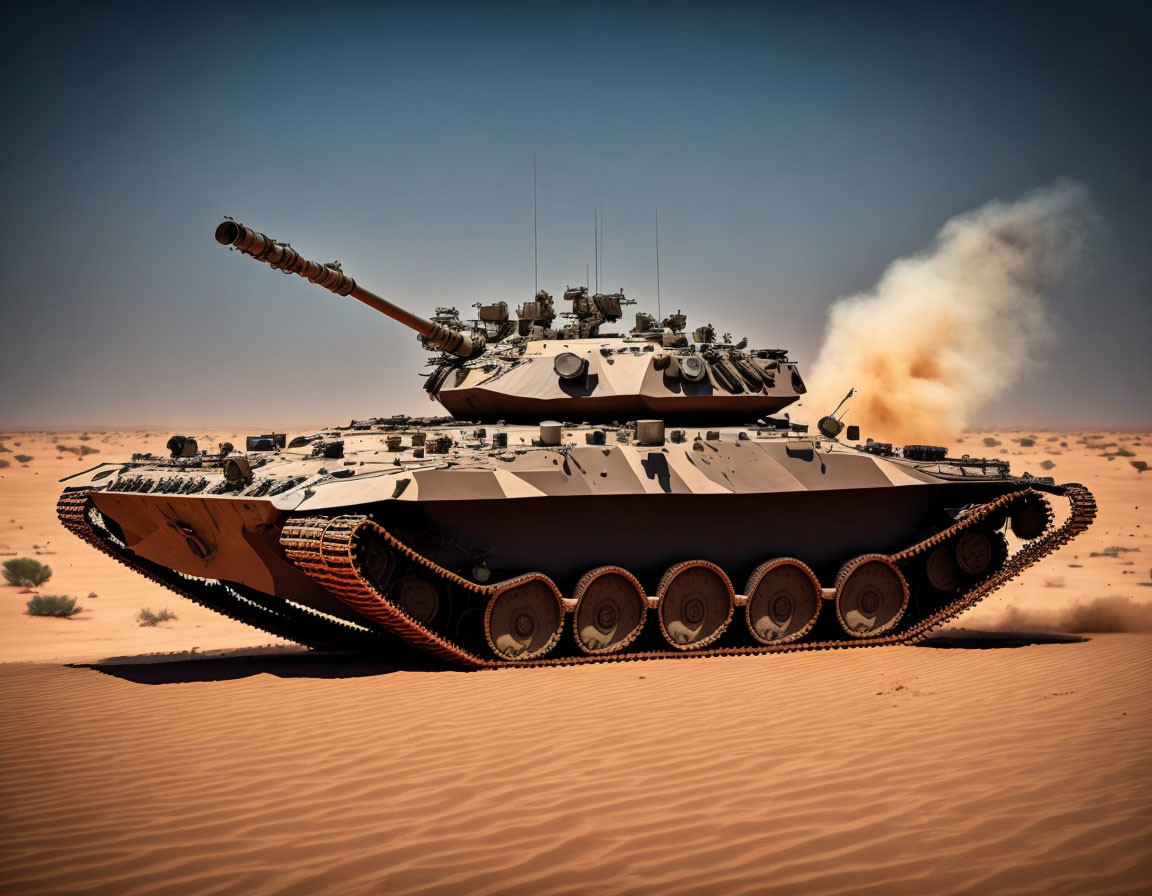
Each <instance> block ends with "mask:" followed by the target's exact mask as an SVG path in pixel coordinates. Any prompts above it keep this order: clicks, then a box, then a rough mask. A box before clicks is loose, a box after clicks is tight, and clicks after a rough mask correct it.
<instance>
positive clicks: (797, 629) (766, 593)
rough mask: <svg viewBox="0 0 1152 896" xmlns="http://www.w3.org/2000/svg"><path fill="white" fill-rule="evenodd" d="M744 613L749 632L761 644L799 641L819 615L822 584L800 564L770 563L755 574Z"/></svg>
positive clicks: (785, 559) (789, 560) (791, 561)
mask: <svg viewBox="0 0 1152 896" xmlns="http://www.w3.org/2000/svg"><path fill="white" fill-rule="evenodd" d="M744 593H745V594H747V595H748V603H747V605H746V606H745V608H744V609H745V611H746V613H747V617H748V631H750V632H751V633H752V637H753V638H755V639H756V640H757V641H759V642H760V643H761V644H785V643H787V642H789V641H799V640H800V639H801V638H803V637H804V636H805V635H806V634H808V632H810V631H811V630H812V626H814V625H815V624H816V617H817V616H819V615H820V597H821V593H822V592H821V590H820V582H819V581H818V580H817V578H816V574H815V573H813V572H812V570H811V569H809V568H808V567H807V566H806V565H804V564H803V563H801V562H800V561H799V560H794V559H793V558H791V557H783V558H781V559H778V560H769V561H768V562H767V563H762V564H760V566H758V567H756V569H754V570H753V571H752V575H751V576H750V577H749V579H748V587H747V588H746V589H745V590H744Z"/></svg>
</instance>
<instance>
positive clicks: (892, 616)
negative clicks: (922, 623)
mask: <svg viewBox="0 0 1152 896" xmlns="http://www.w3.org/2000/svg"><path fill="white" fill-rule="evenodd" d="M835 603H836V618H838V619H839V620H840V625H841V626H842V627H843V629H844V631H846V632H847V633H848V634H849V635H851V636H852V637H854V638H874V637H876V636H877V635H882V634H884V633H885V632H888V631H891V630H892V629H894V628H895V627H896V626H897V624H899V622H900V620H901V618H903V616H904V610H905V609H907V607H908V583H907V582H906V581H904V576H903V575H901V573H900V570H899V569H897V568H896V566H895V565H894V564H893V563H892V561H891V560H889V559H888V558H887V557H885V556H883V555H881V554H864V555H862V556H860V557H857V558H856V559H854V560H849V561H848V562H847V563H845V564H844V565H843V566H842V567H841V568H840V574H839V575H838V576H837V577H836V600H835Z"/></svg>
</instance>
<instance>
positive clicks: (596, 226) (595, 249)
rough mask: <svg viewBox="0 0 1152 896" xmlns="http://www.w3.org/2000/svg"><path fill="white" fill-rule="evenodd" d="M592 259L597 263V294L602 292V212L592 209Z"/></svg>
mask: <svg viewBox="0 0 1152 896" xmlns="http://www.w3.org/2000/svg"><path fill="white" fill-rule="evenodd" d="M592 258H593V260H594V261H595V262H596V292H600V211H599V209H595V208H594V209H592Z"/></svg>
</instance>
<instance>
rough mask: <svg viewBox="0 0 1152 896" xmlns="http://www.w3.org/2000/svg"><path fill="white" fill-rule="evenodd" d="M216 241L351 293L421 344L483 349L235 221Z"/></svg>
mask: <svg viewBox="0 0 1152 896" xmlns="http://www.w3.org/2000/svg"><path fill="white" fill-rule="evenodd" d="M216 242H218V243H219V244H220V245H221V246H232V247H235V248H237V249H239V250H240V251H241V252H243V253H244V254H245V255H250V256H252V257H253V258H255V259H256V260H257V261H262V262H264V264H266V265H268V266H269V267H272V268H275V269H276V270H278V271H283V272H284V273H287V274H297V275H299V276H301V277H303V278H304V279H305V280H308V281H309V282H311V283H315V284H316V285H317V286H322V287H324V288H325V289H327V290H330V291H332V292H334V293H336V295H338V296H352V298H354V299H357V300H359V301H361V302H363V303H364V304H365V305H368V306H369V307H372V308H375V309H376V310H377V311H379V312H380V313H381V314H385V315H387V316H388V317H390V318H392V319H393V320H395V321H398V322H400V323H402V324H403V325H404V326H406V327H408V328H409V329H410V330H415V331H416V332H417V333H419V334H420V335H421V336H422V337H424V342H425V344H426V345H427V346H428V347H429V348H431V349H433V350H439V351H443V352H447V353H448V354H450V355H456V356H457V357H458V358H473V357H476V356H477V355H479V354H480V353H481V352H482V351H483V350H484V343H483V340H482V339H481V338H480V337H478V336H476V335H474V334H471V333H463V332H460V331H459V330H453V329H450V328H449V327H443V326H441V325H440V324H437V323H433V322H432V321H430V320H425V319H424V318H422V317H420V316H418V315H416V314H413V313H412V312H410V311H407V310H405V309H404V308H401V307H400V306H399V305H394V304H392V303H391V302H389V301H388V300H387V299H383V298H381V297H380V296H378V295H376V294H375V293H373V292H369V291H368V290H367V289H365V288H364V287H363V286H360V285H359V284H358V283H357V282H356V281H355V280H353V279H352V278H351V277H349V276H348V275H347V274H345V273H344V272H343V271H341V270H340V269H339V268H338V267H336V266H335V265H325V264H319V263H318V262H315V261H309V260H308V259H306V258H304V257H303V256H301V255H300V253H298V252H297V251H296V250H295V249H293V248H292V247H291V246H289V245H287V244H286V243H278V242H277V241H276V240H274V239H272V238H271V237H268V236H265V235H264V234H263V233H258V232H257V231H255V230H253V229H252V228H250V227H245V226H244V225H243V224H241V223H239V222H238V221H231V220H228V221H222V222H221V223H220V226H218V227H217V228H216Z"/></svg>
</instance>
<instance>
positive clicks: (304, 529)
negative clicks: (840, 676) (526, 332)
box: [280, 483, 1096, 669]
mask: <svg viewBox="0 0 1152 896" xmlns="http://www.w3.org/2000/svg"><path fill="white" fill-rule="evenodd" d="M1049 490H1050V491H1051V492H1052V493H1054V494H1058V495H1062V496H1063V497H1065V498H1066V499H1067V500H1068V502H1069V504H1070V513H1069V516H1068V519H1067V520H1066V521H1065V522H1064V523H1063V524H1062V525H1061V526H1059V527H1056V528H1053V527H1052V525H1051V516H1049V523H1048V525H1047V526H1046V528H1045V531H1044V532H1043V533H1042V534H1040V535H1039V536H1038V537H1036V538H1035V539H1033V540H1031V541H1029V542H1027V543H1026V544H1025V545H1024V546H1023V547H1021V548H1020V549H1019V550H1017V551H1016V553H1015V554H1013V555H1011V556H1010V557H1008V559H1007V560H1006V561H1005V562H1004V563H1003V565H1002V566H1001V567H1000V568H999V569H997V570H996V571H995V572H993V573H991V574H989V575H987V576H986V577H985V578H983V579H982V580H980V581H977V582H975V583H974V584H972V585H971V587H969V588H968V589H967V590H966V591H964V592H963V593H960V594H956V595H954V596H953V597H952V598H951V599H949V600H948V601H947V602H946V603H945V604H944V606H942V607H940V608H939V609H937V610H935V611H933V612H930V613H929V614H928V615H926V616H925V617H924V618H923V619H920V620H919V621H917V622H915V623H914V624H912V625H910V626H908V627H907V628H905V629H904V630H903V631H897V632H894V633H890V634H882V635H878V636H875V637H868V638H853V637H848V636H846V635H845V636H844V637H842V638H831V639H828V638H826V639H822V640H812V641H799V642H794V643H786V644H775V645H764V644H749V645H740V646H727V647H704V648H701V649H697V650H691V651H684V650H676V649H673V648H669V649H666V650H638V651H633V652H620V653H611V654H591V655H571V656H561V657H551V658H539V659H529V660H522V661H518V660H511V659H500V658H489V657H485V656H480V655H478V654H477V653H476V652H474V651H472V650H469V649H467V648H466V647H465V646H463V645H461V644H459V643H456V641H454V640H452V639H451V638H449V637H447V636H445V635H443V634H440V633H438V632H437V631H434V630H433V629H432V628H431V627H428V626H425V625H423V624H421V623H420V622H418V621H417V620H415V619H413V618H412V617H411V616H409V615H408V614H407V613H405V612H404V610H403V609H401V608H400V607H399V606H398V605H397V604H396V603H394V602H393V601H392V600H390V599H389V598H388V597H387V596H386V595H385V594H383V593H381V591H380V590H379V589H377V588H376V587H375V586H374V585H373V584H372V582H371V581H370V579H369V578H368V577H366V575H365V574H364V569H363V564H362V563H361V556H362V549H363V546H364V544H365V543H366V541H367V540H369V539H376V540H377V541H378V543H379V544H382V545H384V546H385V547H386V548H387V549H389V550H390V551H392V552H394V554H395V555H398V556H399V557H402V558H404V559H405V560H406V561H407V562H408V563H409V564H410V565H411V566H414V567H416V568H419V569H422V570H423V571H425V574H431V576H433V577H435V578H436V579H438V580H439V581H440V582H442V583H443V585H444V586H448V587H456V588H459V589H462V590H464V591H465V592H467V593H469V594H471V595H474V596H476V597H477V598H480V599H481V600H485V599H490V598H491V597H493V596H495V595H496V594H498V593H500V592H501V591H504V590H507V589H509V588H511V587H514V586H515V585H517V584H519V583H522V582H524V581H527V580H530V579H533V578H545V580H546V581H547V582H548V584H549V585H551V580H548V579H546V577H544V576H542V575H540V574H538V573H534V574H529V575H525V576H519V577H517V578H515V579H510V580H508V581H506V582H501V583H499V584H496V585H480V584H477V583H475V582H471V581H469V580H467V579H465V578H463V577H461V576H459V575H457V574H456V573H454V572H452V571H450V570H448V569H445V568H443V567H441V566H439V565H437V564H436V563H434V562H433V561H431V560H429V559H428V558H427V557H425V556H423V555H421V554H419V553H418V552H416V551H414V550H412V549H411V548H410V547H408V546H407V545H406V544H404V543H403V542H402V541H400V540H399V539H397V538H396V537H394V536H393V535H392V534H391V533H389V532H388V531H387V530H386V529H385V528H384V527H383V526H381V525H380V524H378V523H376V522H375V521H373V520H372V519H370V518H369V517H367V516H338V517H324V516H312V517H295V518H289V520H288V521H287V523H286V524H285V526H284V529H283V532H282V534H281V539H280V541H281V545H282V546H283V547H284V549H285V552H286V554H287V556H288V557H289V559H291V560H292V561H293V562H294V563H296V565H297V566H299V567H300V568H301V569H302V570H303V571H304V572H306V573H307V574H308V575H310V576H311V577H312V578H314V579H315V580H316V581H317V582H319V583H320V584H321V585H323V586H324V587H325V588H327V589H328V590H330V591H331V592H332V593H333V594H335V595H337V596H338V597H340V598H341V599H342V600H344V601H345V602H346V603H347V604H348V605H349V606H351V607H352V608H353V609H355V610H357V611H358V612H359V613H361V614H363V615H364V616H365V617H366V618H367V619H370V620H372V621H373V622H375V623H377V624H378V625H380V626H381V627H382V628H383V629H385V630H387V631H388V632H391V633H392V634H393V635H396V636H397V637H399V638H400V639H402V640H404V641H405V642H407V643H410V644H414V645H416V646H418V647H420V648H422V649H423V650H425V651H427V652H429V653H431V654H433V655H434V656H436V657H438V658H440V659H442V660H445V661H448V662H450V663H453V664H455V665H458V666H464V667H470V668H476V669H480V668H496V667H502V666H559V665H568V664H576V663H592V662H624V661H629V660H640V659H661V658H668V659H670V658H673V657H684V656H750V655H754V654H763V653H790V652H794V651H801V650H827V649H833V648H841V647H874V646H881V645H891V644H914V643H916V642H918V641H921V640H923V639H924V638H925V637H926V636H927V635H928V634H929V633H930V632H932V631H933V630H934V629H936V628H939V627H940V626H941V625H944V624H945V623H947V622H948V621H949V620H951V619H953V618H955V617H956V616H958V615H959V614H960V613H962V612H964V611H965V610H967V609H969V608H970V607H972V606H973V605H975V604H976V603H978V602H979V601H981V600H983V599H984V598H985V597H987V596H988V595H990V594H992V593H993V592H994V591H996V590H997V589H999V588H1000V587H1001V586H1003V585H1004V584H1005V583H1006V582H1008V581H1009V580H1011V579H1013V578H1015V577H1016V576H1018V575H1020V573H1022V572H1023V571H1024V570H1026V569H1027V568H1028V567H1030V566H1032V565H1034V564H1035V563H1037V562H1039V561H1040V560H1041V559H1042V558H1043V557H1045V556H1047V555H1048V554H1050V553H1052V552H1053V551H1055V550H1056V549H1057V548H1059V547H1061V546H1062V545H1064V544H1066V543H1067V542H1069V541H1071V540H1072V539H1073V538H1075V537H1076V536H1077V535H1079V534H1080V533H1081V532H1083V531H1084V530H1085V529H1087V528H1088V527H1089V526H1090V525H1091V524H1092V521H1093V520H1094V519H1095V517H1096V501H1095V499H1094V498H1093V496H1092V494H1091V492H1089V491H1088V489H1086V488H1085V487H1084V486H1082V485H1080V484H1078V483H1069V484H1067V485H1063V486H1059V487H1051V488H1050V489H1049ZM1024 501H1042V502H1044V503H1045V504H1047V502H1046V500H1045V499H1044V498H1043V496H1042V494H1041V492H1039V491H1037V490H1035V489H1032V488H1025V489H1021V490H1019V491H1015V492H1009V493H1007V494H1005V495H1002V496H1001V497H999V498H997V499H995V500H993V501H990V502H988V503H987V504H982V505H979V506H977V507H974V508H972V509H971V510H969V511H967V512H965V513H964V514H962V516H961V517H960V518H959V519H958V520H957V521H956V522H955V523H954V524H953V525H951V526H948V527H947V528H945V529H943V530H941V531H940V532H937V533H935V534H934V535H932V536H930V537H929V538H926V539H924V540H923V541H920V542H918V543H916V544H914V545H912V546H910V547H908V548H905V549H904V550H902V551H898V552H896V553H894V554H888V555H869V556H878V557H880V558H882V559H885V560H887V561H888V562H890V563H892V564H894V565H896V566H897V567H901V568H908V567H909V565H910V564H913V563H915V562H917V561H918V560H919V559H920V558H922V557H924V556H925V555H926V554H927V553H928V552H929V551H931V550H932V549H933V548H935V547H936V546H938V545H941V544H944V543H945V542H947V541H949V540H950V539H952V538H954V537H956V536H958V535H960V534H961V533H963V532H965V531H966V530H969V529H973V528H975V527H978V526H980V525H981V524H983V523H985V522H988V521H992V522H997V521H998V523H997V527H999V525H1002V524H1003V522H1004V521H1005V519H1006V518H1007V517H1008V516H1010V515H1011V512H1012V509H1013V507H1014V506H1019V505H1020V504H1021V503H1022V502H1024ZM552 587H553V588H555V586H552ZM821 615H823V614H821ZM485 624H487V619H486V621H485Z"/></svg>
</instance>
